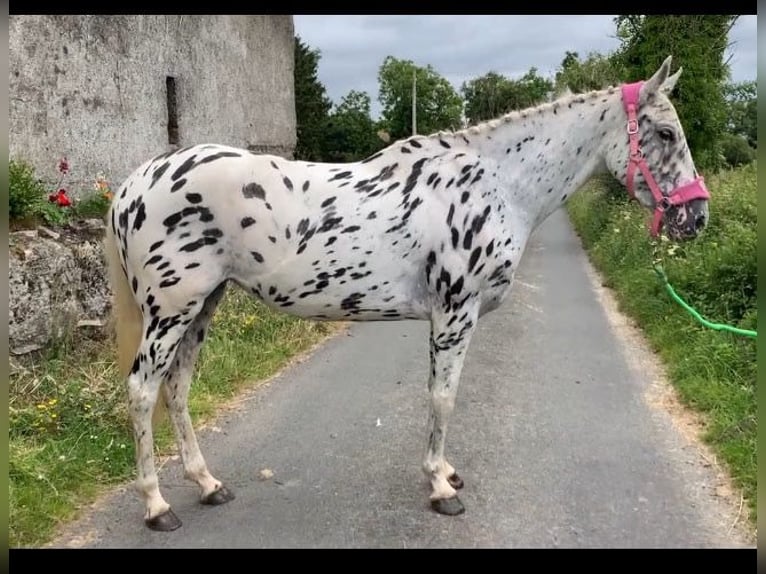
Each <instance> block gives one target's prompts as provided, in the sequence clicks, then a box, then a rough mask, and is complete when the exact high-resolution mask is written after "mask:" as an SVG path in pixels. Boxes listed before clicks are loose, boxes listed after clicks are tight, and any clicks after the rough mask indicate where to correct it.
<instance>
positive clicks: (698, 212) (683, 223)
mask: <svg viewBox="0 0 766 574" xmlns="http://www.w3.org/2000/svg"><path fill="white" fill-rule="evenodd" d="M664 219H665V221H664V223H665V228H666V231H667V234H668V237H669V238H670V239H673V240H674V241H686V240H689V239H694V238H696V237H697V236H698V235H699V234H700V233H701V232H702V230H703V229H704V228H705V225H707V222H708V201H707V200H706V199H693V200H691V201H688V202H686V203H682V204H680V205H671V206H669V207H668V208H667V210H666V211H665V217H664Z"/></svg>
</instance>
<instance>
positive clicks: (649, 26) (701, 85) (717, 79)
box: [615, 15, 737, 169]
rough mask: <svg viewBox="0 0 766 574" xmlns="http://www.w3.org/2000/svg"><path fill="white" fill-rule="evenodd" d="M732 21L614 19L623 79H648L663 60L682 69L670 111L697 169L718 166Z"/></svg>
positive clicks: (724, 17)
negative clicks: (676, 118) (670, 59)
mask: <svg viewBox="0 0 766 574" xmlns="http://www.w3.org/2000/svg"><path fill="white" fill-rule="evenodd" d="M736 19H737V17H736V16H732V15H693V16H686V15H684V16H679V15H662V16H653V15H650V16H637V15H630V16H618V17H617V18H616V19H615V23H616V25H617V35H618V37H619V38H620V41H621V46H620V48H619V50H618V52H617V54H616V56H615V57H616V58H617V59H618V60H619V62H620V65H621V66H622V67H623V68H624V72H625V79H626V80H627V81H636V80H639V79H647V78H649V77H650V76H651V75H652V74H653V73H654V72H655V71H656V70H657V69H658V68H659V67H660V64H662V62H663V60H664V59H665V58H666V57H667V56H668V55H672V56H673V70H672V71H675V70H676V69H677V68H678V67H679V66H683V68H684V73H683V74H681V77H680V79H679V80H678V83H677V84H676V88H675V94H674V98H673V101H674V105H675V107H676V110H677V111H678V116H679V119H680V120H681V123H682V124H683V126H684V131H685V133H686V138H687V141H688V142H689V148H690V149H691V151H692V154H693V155H694V157H695V161H696V163H697V164H698V165H699V166H700V167H701V168H703V169H704V168H708V169H716V168H718V167H720V166H721V164H722V161H723V156H722V153H721V151H722V149H721V144H722V139H721V138H722V134H723V132H724V128H725V125H726V102H725V100H724V90H723V86H724V82H725V81H726V80H727V79H728V77H729V69H728V65H727V63H726V62H725V61H724V55H725V51H726V47H727V39H728V33H729V30H730V29H731V27H732V26H733V25H734V23H735V22H736Z"/></svg>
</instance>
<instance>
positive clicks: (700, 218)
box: [694, 213, 707, 231]
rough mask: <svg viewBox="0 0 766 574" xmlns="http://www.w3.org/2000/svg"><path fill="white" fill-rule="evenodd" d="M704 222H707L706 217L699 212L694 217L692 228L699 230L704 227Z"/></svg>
mask: <svg viewBox="0 0 766 574" xmlns="http://www.w3.org/2000/svg"><path fill="white" fill-rule="evenodd" d="M706 222H707V218H706V217H705V216H704V215H703V214H702V213H699V214H697V216H696V217H695V218H694V228H695V229H696V230H697V231H699V230H701V229H702V228H703V227H705V223H706Z"/></svg>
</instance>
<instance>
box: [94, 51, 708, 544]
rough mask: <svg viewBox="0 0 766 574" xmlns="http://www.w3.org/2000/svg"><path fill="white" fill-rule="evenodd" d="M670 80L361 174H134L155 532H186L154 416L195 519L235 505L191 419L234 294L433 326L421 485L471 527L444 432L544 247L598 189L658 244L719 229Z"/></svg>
mask: <svg viewBox="0 0 766 574" xmlns="http://www.w3.org/2000/svg"><path fill="white" fill-rule="evenodd" d="M670 64H671V59H670V57H668V59H667V60H665V62H664V63H663V64H662V66H661V67H660V68H659V69H658V71H657V72H656V73H655V74H654V75H653V76H652V77H651V78H650V79H649V80H646V81H639V82H635V83H633V84H626V85H623V86H620V87H612V88H608V89H605V90H600V91H593V92H590V93H587V94H574V95H573V94H569V95H567V96H562V97H561V98H560V99H558V100H556V101H553V102H549V103H545V104H542V105H540V106H538V107H535V108H531V109H526V110H523V111H514V112H511V113H509V114H506V115H503V116H502V117H499V118H496V119H494V120H491V121H487V122H484V123H481V124H479V125H476V126H473V127H469V128H467V129H463V130H460V131H456V132H449V133H447V132H440V133H436V134H433V135H429V136H413V137H410V138H407V139H404V140H401V141H397V142H395V143H393V144H391V145H389V146H388V147H386V148H385V149H383V150H382V151H380V152H378V153H375V154H374V155H372V156H370V157H368V158H366V159H364V160H363V161H359V162H354V163H344V164H339V163H309V162H304V161H290V160H287V159H283V158H281V157H277V156H273V155H263V154H256V153H250V152H248V151H246V150H243V149H238V148H235V147H229V146H224V145H195V146H192V147H187V148H185V149H181V150H178V151H175V152H170V153H165V154H162V155H160V156H158V157H155V158H154V159H151V160H149V161H147V162H145V163H144V164H143V165H141V166H140V167H139V168H138V169H137V170H136V171H135V172H134V173H133V174H132V175H130V176H129V177H128V178H127V180H126V181H125V182H124V184H123V185H122V186H121V187H120V189H119V190H118V192H117V194H116V196H115V198H114V200H113V203H112V206H111V209H110V211H109V214H108V215H107V236H106V239H105V241H106V252H107V256H108V260H109V263H110V278H111V282H112V283H111V285H112V290H113V293H114V306H113V313H114V319H115V321H114V323H115V325H116V330H117V342H118V347H119V356H120V365H121V368H122V371H123V372H124V374H125V377H126V380H127V389H128V399H129V413H130V417H131V420H132V425H133V430H134V433H135V441H136V457H137V480H136V484H137V488H138V491H139V492H140V493H141V495H142V497H143V502H144V505H145V514H144V519H145V524H146V525H147V526H148V527H149V528H151V529H154V530H161V531H170V530H174V529H176V528H178V527H179V526H180V525H181V522H180V520H179V519H178V517H177V516H176V515H175V513H174V512H173V510H172V509H171V507H170V505H169V504H168V503H167V501H166V500H165V498H163V496H162V494H161V492H160V488H159V482H158V477H157V473H156V470H155V464H154V457H153V435H152V413H153V411H154V408H155V406H156V404H157V403H158V399H159V400H162V401H163V402H164V404H165V405H166V406H167V410H168V413H169V415H170V420H171V423H172V425H173V428H174V432H175V435H176V439H177V442H178V447H179V450H180V453H181V458H182V461H183V465H184V472H185V477H186V478H188V479H190V480H192V481H194V482H196V483H197V485H198V486H199V489H200V500H201V502H202V503H204V504H222V503H225V502H227V501H230V500H232V499H233V498H234V495H233V494H232V492H231V491H230V490H229V489H228V488H227V487H226V486H225V485H224V483H222V482H221V480H219V479H218V478H216V477H215V476H214V475H213V474H211V472H210V470H209V469H208V467H207V464H206V462H205V459H204V457H203V455H202V453H201V451H200V447H199V445H198V442H197V438H196V436H195V433H194V429H193V428H192V423H191V419H190V417H189V411H188V407H187V398H188V394H189V386H190V383H191V378H192V371H193V367H194V363H195V360H196V358H197V355H198V352H199V350H200V346H201V345H202V343H203V340H204V338H205V334H206V331H207V329H208V326H209V324H210V320H211V317H212V316H213V313H214V311H215V308H216V305H217V304H218V302H219V301H220V300H221V297H222V295H223V294H224V290H225V288H226V285H227V283H228V282H233V283H234V284H236V285H239V286H240V287H241V288H243V289H245V290H246V291H248V292H249V293H251V294H252V295H253V296H254V297H256V298H257V299H259V300H260V301H262V302H263V303H264V304H265V305H267V306H269V307H270V308H273V309H278V310H282V311H283V312H285V313H288V314H291V315H294V316H298V317H304V318H309V319H315V320H323V321H399V320H427V321H430V327H431V331H430V376H429V379H428V390H429V393H430V397H431V402H430V407H429V415H428V429H427V430H428V436H427V441H425V443H426V444H425V446H426V448H425V457H424V459H423V463H422V468H423V471H424V473H425V476H426V477H427V479H428V480H429V481H430V485H431V493H430V504H431V507H432V508H433V509H434V510H435V511H436V512H439V513H442V514H447V515H457V514H460V513H462V512H463V511H464V507H463V504H462V503H461V501H460V499H459V498H458V496H457V490H458V489H460V488H462V487H463V481H462V480H461V478H460V477H459V475H458V473H457V472H456V471H455V469H454V468H453V466H452V465H451V464H450V463H449V462H448V461H447V459H446V458H445V440H446V432H447V424H448V421H449V418H450V414H451V413H452V410H453V407H454V405H455V397H456V393H457V390H458V384H459V382H460V376H461V370H462V368H463V362H464V360H465V356H466V353H467V351H468V348H469V344H470V342H471V337H472V335H473V333H474V331H475V329H476V326H477V322H478V320H479V318H480V317H482V316H483V315H484V314H486V313H488V312H490V311H492V310H494V309H496V308H497V307H498V306H499V305H500V304H501V303H502V302H503V301H504V300H505V299H506V298H507V296H508V294H509V292H510V290H511V285H512V282H513V277H514V273H515V271H516V269H517V266H518V264H519V261H520V259H521V257H522V254H523V253H524V249H525V246H526V243H527V240H528V238H529V236H530V234H531V233H532V231H533V230H535V229H536V228H537V227H538V226H539V225H540V224H541V223H542V222H543V221H544V220H545V219H546V218H547V217H548V216H549V215H550V214H551V213H552V212H553V211H554V210H556V209H558V208H559V207H560V206H562V205H563V204H564V202H565V201H566V200H567V198H568V197H571V195H572V194H573V193H575V192H576V191H577V190H578V189H579V188H580V187H581V186H582V185H583V184H584V183H585V182H586V181H587V180H588V179H589V178H591V177H592V176H593V175H595V174H598V173H601V172H607V173H610V174H612V175H613V176H614V177H615V178H617V179H618V180H619V181H621V182H622V183H623V184H625V186H626V187H627V189H628V191H629V192H630V194H631V196H633V197H634V198H635V199H637V200H638V202H640V204H642V205H643V206H645V207H646V208H647V209H648V210H650V211H653V212H654V214H655V215H654V218H653V219H652V221H651V229H650V230H651V233H652V234H655V235H656V234H657V233H660V232H662V229H664V232H665V233H666V234H667V235H668V237H670V238H671V239H673V240H675V241H681V240H685V239H691V238H693V237H695V236H696V235H697V234H698V233H699V232H700V230H701V229H702V228H703V227H704V225H705V223H706V222H707V220H708V205H707V200H708V192H707V189H706V188H705V185H704V181H703V179H702V178H701V177H700V176H699V174H698V173H697V170H696V169H695V166H694V161H693V159H692V156H691V154H690V151H689V148H688V146H687V143H686V139H685V135H684V131H683V128H682V126H681V125H680V123H679V120H678V117H677V115H676V112H675V109H674V107H673V105H672V104H671V102H670V100H669V94H670V92H671V91H672V90H673V88H674V86H675V84H676V81H677V79H678V77H679V75H680V73H681V70H680V69H679V70H678V71H677V72H676V73H675V74H673V75H670ZM160 393H161V395H162V398H161V399H160Z"/></svg>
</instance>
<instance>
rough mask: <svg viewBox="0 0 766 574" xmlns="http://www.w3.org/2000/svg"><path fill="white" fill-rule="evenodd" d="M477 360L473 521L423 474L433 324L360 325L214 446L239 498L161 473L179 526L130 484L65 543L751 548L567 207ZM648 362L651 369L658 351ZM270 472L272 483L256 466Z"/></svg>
mask: <svg viewBox="0 0 766 574" xmlns="http://www.w3.org/2000/svg"><path fill="white" fill-rule="evenodd" d="M516 279H517V283H516V285H515V288H514V294H513V295H512V296H511V297H510V298H509V299H508V300H507V302H506V303H505V304H504V306H503V307H502V308H500V309H499V310H497V311H494V312H493V313H491V314H489V315H487V316H485V317H484V318H483V319H482V320H481V321H480V326H479V329H478V331H477V333H476V335H475V337H474V339H473V343H472V346H471V349H470V351H469V353H468V356H467V360H466V363H465V368H464V371H463V378H462V382H461V386H460V389H459V392H458V398H457V406H456V409H455V412H454V415H453V418H452V420H451V424H450V428H449V431H448V435H447V455H448V458H449V460H450V462H451V463H452V464H453V465H454V466H455V467H456V469H457V470H458V472H459V473H460V475H461V476H462V477H463V479H464V480H465V488H464V489H463V490H462V491H460V498H461V500H462V501H463V503H464V504H465V506H466V512H465V514H463V515H460V516H457V517H447V516H442V515H438V514H436V513H434V512H433V511H431V510H430V507H429V504H428V493H429V488H428V484H427V482H426V480H425V477H424V476H423V474H422V473H421V470H420V465H421V458H422V455H423V453H424V448H425V441H426V438H427V433H426V418H427V406H428V395H427V393H426V377H427V369H428V340H427V337H428V325H427V324H426V323H424V322H422V323H421V322H400V323H395V322H392V323H377V324H376V323H368V324H355V325H352V326H351V327H350V329H349V330H348V332H347V333H343V334H341V335H338V336H336V337H334V338H333V339H331V340H330V341H329V342H327V343H326V344H324V345H323V346H322V347H320V348H319V349H318V350H317V351H316V352H315V353H314V354H313V355H311V356H310V357H309V358H308V359H306V360H305V361H303V362H301V363H298V364H296V365H294V366H292V367H290V368H289V369H287V370H286V371H284V372H283V373H282V374H281V375H279V376H278V377H277V378H275V379H274V380H272V381H271V382H270V383H269V384H268V385H267V386H263V387H261V388H259V389H257V390H256V391H254V392H252V393H250V394H249V395H248V396H247V397H246V398H245V399H244V400H243V401H242V402H241V403H240V404H239V408H237V409H236V410H235V411H233V412H229V413H228V414H226V415H224V416H222V417H221V419H220V420H218V421H216V422H215V424H214V425H213V426H212V427H211V428H208V429H206V430H204V431H202V432H201V433H200V441H201V445H202V448H203V452H204V454H205V456H206V457H207V460H208V462H209V464H210V467H211V470H212V472H213V473H214V474H215V475H216V476H218V477H219V478H220V479H221V480H224V481H225V483H226V484H227V485H228V486H229V488H231V489H232V490H233V491H234V492H235V494H236V499H235V500H234V501H232V502H230V503H229V504H226V505H223V506H220V507H206V506H202V505H200V504H198V503H197V490H196V486H195V485H193V484H192V483H190V482H187V481H185V480H184V479H183V478H182V473H181V469H180V463H179V462H178V460H171V461H169V462H168V463H167V464H166V465H165V466H164V468H163V470H162V472H161V474H160V481H161V487H162V489H163V492H164V494H165V496H166V498H167V499H168V501H169V502H170V503H171V505H172V506H173V508H174V510H175V512H176V514H177V515H178V516H179V518H180V519H181V521H182V522H183V527H182V528H180V529H179V530H176V531H175V532H172V533H157V532H152V531H150V530H148V529H147V528H145V527H144V525H143V521H142V512H143V507H142V504H141V503H140V502H139V499H138V496H137V494H136V493H135V492H134V491H132V490H131V489H130V488H125V489H121V490H120V491H118V492H116V493H115V494H114V495H113V496H111V497H110V498H108V499H106V500H105V501H104V502H102V503H101V504H99V505H98V507H97V508H96V509H95V510H94V511H93V512H92V513H91V514H90V515H89V516H87V517H85V518H84V519H83V520H81V521H80V522H79V523H77V524H75V525H73V527H72V528H71V529H69V530H68V532H65V533H64V534H63V535H62V536H61V537H60V538H59V539H58V540H57V541H56V542H55V545H56V546H67V545H69V546H87V547H127V548H136V547H150V548H151V547H159V548H169V547H192V548H203V547H245V548H267V547H268V548H272V547H281V548H290V547H386V548H402V547H408V548H409V547H412V548H414V547H502V548H516V547H537V548H540V547H542V548H551V547H570V548H571V547H578V548H579V547H589V548H593V547H596V548H605V547H622V548H628V547H640V548H647V547H649V548H658V547H722V546H723V547H737V546H748V547H754V544H753V543H750V542H749V541H745V540H744V539H743V538H742V537H741V536H740V534H739V529H738V528H733V527H732V525H733V524H735V523H736V522H738V520H737V516H736V512H735V511H736V508H734V509H732V507H731V504H727V503H726V501H725V500H724V499H721V498H720V497H718V496H716V495H715V494H716V489H717V487H716V483H715V481H716V477H715V476H714V471H713V469H712V468H711V466H710V465H706V464H705V459H704V457H702V456H701V455H700V451H699V450H698V449H697V448H696V446H695V445H694V443H693V442H690V441H689V439H688V436H686V435H685V434H684V433H682V432H680V431H679V430H678V426H677V425H674V424H673V420H672V418H671V417H670V416H669V415H668V413H667V412H665V411H664V410H663V409H662V408H660V407H658V406H657V405H653V404H652V401H651V400H649V399H648V398H647V397H648V396H649V395H650V391H651V389H652V386H653V385H656V384H657V383H656V381H652V380H650V379H651V376H650V373H649V372H648V371H646V370H644V369H640V368H636V367H635V366H634V365H633V363H635V362H636V361H635V358H636V357H634V356H631V354H632V353H633V354H634V353H640V352H644V353H645V352H646V351H641V349H638V348H634V347H630V348H627V350H626V344H625V342H624V341H623V340H621V338H620V334H619V329H617V330H616V329H615V327H614V325H613V323H612V322H610V317H609V313H608V312H607V311H606V310H605V308H604V306H603V305H602V303H601V302H600V297H599V295H598V292H597V291H598V286H597V285H594V283H593V280H592V272H591V271H589V267H588V263H587V260H586V257H585V255H584V253H583V251H582V249H581V247H580V243H579V240H578V239H577V238H576V236H575V235H574V233H573V232H572V229H571V227H570V224H569V222H568V220H567V218H566V215H565V213H564V212H563V211H559V212H557V213H555V214H554V215H553V216H552V217H551V218H550V219H549V220H548V221H547V222H546V223H545V224H544V226H543V227H542V228H541V229H540V230H539V231H538V232H537V233H536V234H535V236H534V237H533V238H532V240H531V242H530V244H529V247H528V250H527V253H526V255H525V257H524V260H523V261H522V264H521V266H520V268H519V271H518V273H517V276H516ZM645 359H646V357H645ZM263 469H269V470H271V471H272V472H273V473H274V474H273V477H272V478H271V479H267V480H262V479H260V478H259V472H260V471H261V470H263Z"/></svg>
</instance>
